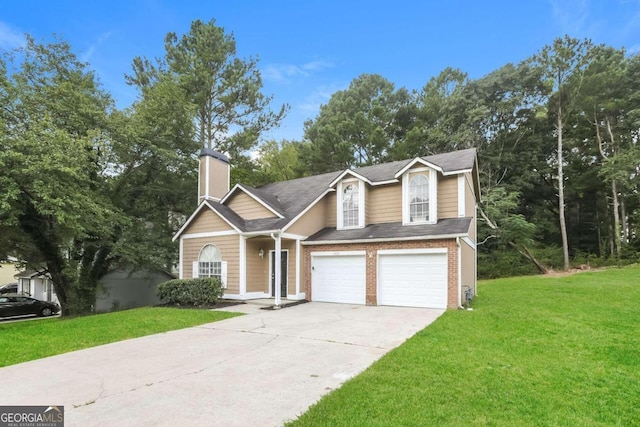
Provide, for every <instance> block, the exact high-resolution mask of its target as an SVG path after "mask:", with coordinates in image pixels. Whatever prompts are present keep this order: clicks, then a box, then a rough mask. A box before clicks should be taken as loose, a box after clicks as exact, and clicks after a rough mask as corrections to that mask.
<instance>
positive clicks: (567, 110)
mask: <svg viewBox="0 0 640 427" xmlns="http://www.w3.org/2000/svg"><path fill="white" fill-rule="evenodd" d="M592 47H593V44H592V43H591V41H590V40H578V39H574V38H571V37H569V36H565V37H564V38H557V39H555V40H554V41H553V43H552V44H551V45H548V46H545V47H544V48H543V49H542V50H541V51H540V52H538V53H537V54H536V55H534V56H533V58H532V64H533V65H534V66H536V67H538V68H539V69H540V70H541V72H542V75H543V77H544V78H545V80H546V81H547V83H548V85H549V88H550V90H551V91H552V96H551V97H550V99H549V103H548V113H549V115H550V117H551V118H553V120H554V125H555V129H554V131H555V136H556V141H557V151H556V162H557V183H558V216H559V223H560V234H561V236H562V253H563V258H564V269H565V270H568V269H569V266H570V263H569V241H568V238H567V223H566V218H565V194H564V192H565V177H564V162H565V160H564V139H563V133H564V130H565V127H566V126H567V122H568V118H569V116H570V115H571V114H573V113H575V106H576V98H577V96H578V94H579V92H580V87H581V83H582V77H583V74H584V71H585V69H586V68H587V66H588V64H589V61H590V59H591V53H592Z"/></svg>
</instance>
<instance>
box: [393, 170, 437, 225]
mask: <svg viewBox="0 0 640 427" xmlns="http://www.w3.org/2000/svg"><path fill="white" fill-rule="evenodd" d="M411 172H415V173H417V174H421V175H425V172H428V176H427V177H426V178H427V180H428V181H429V220H428V221H414V222H411V217H410V215H411V207H410V206H409V191H410V190H409V187H410V185H411V180H410V179H409V173H405V174H404V175H402V225H419V224H435V223H437V222H438V172H436V171H435V170H434V169H429V168H417V169H411ZM414 176H415V175H414ZM412 178H413V177H412Z"/></svg>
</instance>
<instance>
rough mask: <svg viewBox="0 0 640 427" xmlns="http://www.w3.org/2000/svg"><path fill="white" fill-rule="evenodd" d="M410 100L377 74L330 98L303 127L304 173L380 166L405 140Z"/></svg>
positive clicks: (403, 91)
mask: <svg viewBox="0 0 640 427" xmlns="http://www.w3.org/2000/svg"><path fill="white" fill-rule="evenodd" d="M411 105H412V98H411V95H410V94H409V92H408V91H407V90H406V89H404V88H400V89H398V90H396V89H395V86H394V85H393V84H392V83H391V82H389V81H388V80H386V79H385V78H383V77H382V76H380V75H377V74H363V75H361V76H359V77H357V78H356V79H354V80H353V81H352V82H351V84H350V85H349V88H348V89H346V90H343V91H338V92H336V93H334V94H333V95H332V96H331V99H330V100H329V102H328V103H327V104H326V105H323V106H321V107H320V113H319V114H318V116H317V117H316V118H315V119H314V120H309V121H307V122H306V123H305V125H304V135H305V140H306V141H305V143H303V145H302V153H301V156H302V159H303V163H304V164H305V168H307V170H308V171H309V173H312V174H316V173H323V172H330V171H334V170H340V169H346V168H349V167H354V166H355V167H358V166H366V165H372V164H376V163H380V162H382V161H385V160H387V159H389V157H390V154H389V152H390V150H391V147H393V145H394V144H396V143H397V142H398V141H399V140H402V139H403V138H404V134H405V133H406V125H407V123H408V122H410V121H411V120H410V119H409V116H410V114H409V113H408V110H410V108H411Z"/></svg>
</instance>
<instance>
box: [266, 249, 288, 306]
mask: <svg viewBox="0 0 640 427" xmlns="http://www.w3.org/2000/svg"><path fill="white" fill-rule="evenodd" d="M282 252H286V253H287V274H286V276H285V279H286V282H287V285H286V286H287V295H281V298H285V299H286V298H288V294H289V261H291V257H290V256H289V249H280V253H282ZM275 254H276V251H275V249H269V298H274V295H273V294H274V292H273V289H272V286H273V282H275V281H276V279H277V277H274V278H273V279H274V280H271V276H272V275H273V274H274V271H273V269H272V268H273V257H274V256H275ZM276 261H277V260H276ZM277 270H278V268H277V266H276V272H277ZM280 274H281V275H282V271H281V272H280ZM280 278H282V276H280Z"/></svg>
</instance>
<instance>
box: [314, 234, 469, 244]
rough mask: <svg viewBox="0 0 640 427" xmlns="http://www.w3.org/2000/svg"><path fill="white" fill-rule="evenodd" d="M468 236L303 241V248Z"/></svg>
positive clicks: (445, 235)
mask: <svg viewBox="0 0 640 427" xmlns="http://www.w3.org/2000/svg"><path fill="white" fill-rule="evenodd" d="M464 236H467V234H466V233H464V234H462V233H460V234H439V235H435V236H411V237H385V238H378V239H354V240H324V241H310V242H307V241H303V242H301V244H302V245H303V246H315V245H344V244H350V243H380V242H402V241H412V240H439V239H455V238H458V237H464Z"/></svg>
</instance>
